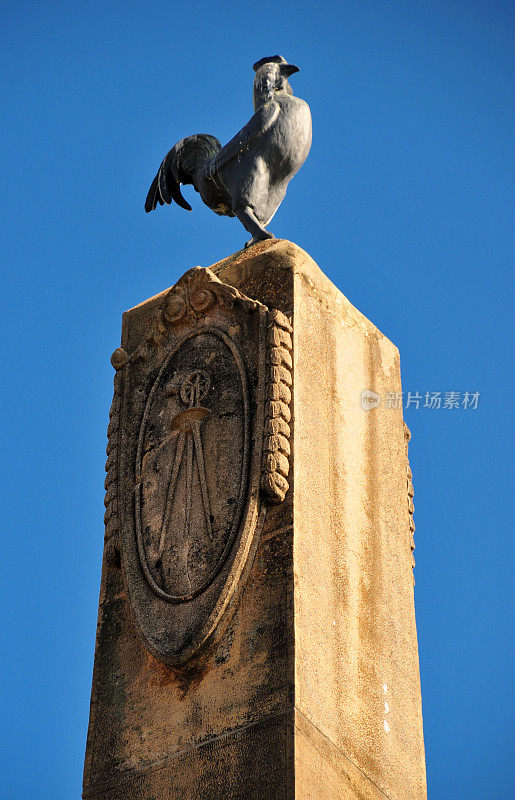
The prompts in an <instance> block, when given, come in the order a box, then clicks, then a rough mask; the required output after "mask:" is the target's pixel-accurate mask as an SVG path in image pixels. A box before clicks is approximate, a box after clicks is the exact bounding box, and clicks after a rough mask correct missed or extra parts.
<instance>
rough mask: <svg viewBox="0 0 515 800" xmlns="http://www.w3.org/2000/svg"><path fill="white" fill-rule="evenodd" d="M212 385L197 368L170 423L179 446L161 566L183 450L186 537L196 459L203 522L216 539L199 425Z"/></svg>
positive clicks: (205, 413)
mask: <svg viewBox="0 0 515 800" xmlns="http://www.w3.org/2000/svg"><path fill="white" fill-rule="evenodd" d="M210 385H211V380H210V377H209V375H208V373H207V372H205V371H204V370H202V369H196V370H193V371H192V372H190V374H189V375H188V376H187V377H186V378H184V380H183V381H182V382H181V385H180V391H179V397H180V399H181V401H182V402H183V403H184V405H185V406H186V408H185V409H183V410H182V411H180V412H179V413H178V414H177V415H176V416H175V417H174V418H173V419H172V422H171V428H172V430H178V431H179V437H178V440H177V447H176V450H175V458H174V463H173V467H172V471H171V474H170V480H169V482H168V488H167V491H166V512H165V514H164V517H163V523H162V525H161V532H160V538H159V557H158V563H159V562H160V561H161V560H162V556H163V552H164V549H165V545H166V533H167V530H168V525H169V522H170V516H171V513H172V506H173V499H174V496H175V490H176V487H177V478H178V475H179V470H180V468H181V464H182V459H183V455H184V450H185V448H186V505H185V517H184V537H185V541H187V539H188V536H189V529H190V516H191V497H192V485H193V457H194V455H195V460H196V463H197V469H198V475H199V482H200V491H201V495H202V505H203V510H204V519H205V523H206V532H207V535H208V536H209V538H210V539H212V537H213V530H212V526H211V509H210V505H209V494H208V490H207V482H206V467H205V460H204V449H203V446H202V437H201V435H200V423H201V422H202V420H204V419H205V418H206V417H207V416H208V414H210V413H211V412H210V410H209V409H208V408H203V407H202V406H201V405H200V401H201V400H202V399H203V398H204V397H205V396H206V395H207V393H208V391H209V388H210Z"/></svg>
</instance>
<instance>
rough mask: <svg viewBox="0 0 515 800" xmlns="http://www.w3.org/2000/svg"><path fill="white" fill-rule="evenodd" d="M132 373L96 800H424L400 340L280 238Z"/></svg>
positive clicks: (103, 594) (125, 384) (245, 256)
mask: <svg viewBox="0 0 515 800" xmlns="http://www.w3.org/2000/svg"><path fill="white" fill-rule="evenodd" d="M112 361H113V366H114V367H115V370H116V373H115V391H114V400H113V405H112V409H111V414H110V423H109V430H108V437H109V438H108V461H107V465H106V470H107V478H106V490H107V494H106V542H105V550H104V561H103V570H102V583H101V591H100V607H99V619H98V630H97V642H96V652H95V666H94V673H93V689H92V698H91V714H90V724H89V733H88V741H87V750H86V763H85V771H84V794H83V796H84V798H88V799H89V798H91V800H100V798H102V800H197V799H200V798H201V799H202V800H222V798H223V800H244V799H245V800H272V799H273V800H294V799H295V800H308V798H309V799H310V800H358V799H359V800H365V799H366V800H384V799H385V798H389V800H424V798H425V797H426V783H425V763H424V745H423V736H422V714H421V700H420V683H419V668H418V651H417V638H416V628H415V614H414V600H413V575H412V530H413V524H412V518H411V516H412V515H411V512H412V508H413V507H412V494H413V492H412V487H411V481H410V472H409V465H408V462H407V438H408V437H409V434H408V433H407V429H406V427H405V425H404V423H403V419H402V410H401V409H397V410H396V409H388V410H385V409H384V408H382V407H381V406H378V407H375V408H374V407H370V408H369V409H368V410H366V409H364V408H363V407H362V403H361V400H360V398H361V393H362V392H363V391H364V390H368V391H369V393H370V392H374V393H376V394H377V395H380V396H384V395H385V394H386V393H387V392H400V391H401V382H400V363H399V354H398V351H397V349H396V347H395V346H394V345H393V344H392V343H391V342H390V341H389V340H388V339H387V338H386V337H385V336H383V334H382V333H380V331H379V330H378V329H377V328H376V327H375V326H374V325H373V324H372V323H371V322H369V321H368V320H367V319H366V318H365V317H364V316H363V315H362V314H361V313H360V312H359V311H357V310H356V309H355V308H354V307H353V306H352V305H351V304H350V303H349V301H348V300H347V299H346V298H345V297H344V295H343V294H341V292H340V291H339V290H338V289H337V288H336V287H335V286H334V285H333V284H332V283H331V282H330V281H329V280H328V279H327V278H326V277H325V275H324V274H323V273H322V272H321V270H320V269H319V268H318V266H317V265H316V264H315V263H314V262H313V261H312V259H311V258H310V257H309V256H308V255H307V254H306V253H305V252H304V251H302V250H301V249H300V248H298V247H297V246H296V245H294V244H291V243H290V242H287V241H283V240H270V241H266V242H262V243H259V244H256V245H254V246H253V247H251V248H250V249H248V250H247V251H244V252H240V253H236V254H235V255H233V256H231V257H230V258H227V259H225V260H224V261H221V262H219V263H218V264H215V265H214V266H212V267H211V268H210V269H203V268H200V267H197V268H194V269H191V270H188V271H187V272H186V273H185V274H184V275H183V277H182V278H181V279H180V280H179V281H178V283H177V284H175V286H173V287H172V288H171V289H168V290H166V291H164V292H162V293H161V294H159V295H157V296H155V297H153V298H151V299H150V300H147V301H145V302H143V303H142V304H141V305H139V306H136V307H135V308H133V309H131V310H130V311H127V312H126V313H125V314H124V316H123V325H122V342H121V347H120V348H118V349H117V350H116V351H115V353H114V355H113V359H112Z"/></svg>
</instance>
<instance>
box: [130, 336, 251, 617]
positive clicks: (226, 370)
mask: <svg viewBox="0 0 515 800" xmlns="http://www.w3.org/2000/svg"><path fill="white" fill-rule="evenodd" d="M249 428H250V424H249V394H248V386H247V377H246V371H245V365H244V362H243V359H242V357H241V354H240V353H239V351H238V348H237V347H236V345H235V343H234V342H233V341H232V340H231V339H230V338H229V337H228V336H227V335H226V334H225V333H224V332H222V331H221V330H219V329H218V328H215V327H204V328H202V329H201V330H196V331H193V332H191V333H189V334H188V335H187V336H185V337H184V338H183V339H182V341H181V342H179V344H178V345H177V346H176V347H175V348H174V349H173V350H172V351H171V353H170V354H169V355H168V356H167V358H166V360H165V362H164V363H163V365H162V367H161V369H160V371H159V374H158V375H157V377H156V379H155V381H154V383H153V386H152V388H151V390H150V393H149V396H148V400H147V404H146V407H145V412H144V415H143V420H142V423H141V428H140V434H139V440H138V450H137V465H136V473H137V477H138V483H139V491H138V493H137V496H136V509H135V511H136V536H137V545H138V555H139V560H140V564H141V569H142V571H143V573H144V575H145V578H146V580H147V581H148V583H149V585H150V587H151V588H152V590H153V591H154V592H155V593H156V594H157V595H158V596H159V597H161V598H162V599H164V600H166V601H168V602H170V603H183V602H186V601H189V600H193V599H194V598H195V597H198V596H199V595H200V594H201V593H202V592H204V591H205V590H206V589H207V588H208V587H209V585H210V584H211V583H212V582H213V580H214V579H215V578H216V576H217V574H218V573H219V571H220V570H221V568H222V567H223V565H224V563H225V561H226V560H227V558H228V556H229V553H230V552H231V547H232V545H233V542H234V539H235V536H236V533H237V531H238V526H239V524H240V521H241V516H242V510H243V506H244V502H245V497H246V491H247V483H248V468H249V449H250V436H249V434H250V430H249Z"/></svg>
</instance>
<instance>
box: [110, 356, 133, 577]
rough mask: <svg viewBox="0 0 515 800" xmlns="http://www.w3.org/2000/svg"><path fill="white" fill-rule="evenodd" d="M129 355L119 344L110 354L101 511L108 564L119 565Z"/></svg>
mask: <svg viewBox="0 0 515 800" xmlns="http://www.w3.org/2000/svg"><path fill="white" fill-rule="evenodd" d="M128 360H129V357H128V355H127V353H126V352H125V350H124V349H123V348H122V347H118V348H117V349H116V350H115V351H114V353H113V355H112V356H111V364H112V365H113V367H114V368H115V370H116V372H115V375H114V392H113V402H112V403H111V408H110V410H109V424H108V426H107V447H106V453H107V460H106V465H105V471H106V479H105V483H104V487H105V492H106V493H105V498H104V506H105V509H106V510H105V514H104V525H105V534H104V546H105V550H106V559H107V561H108V563H109V564H112V565H115V566H119V563H120V541H119V533H120V523H119V513H118V444H119V438H120V404H121V389H122V374H123V371H122V368H123V367H124V366H125V365H126V364H127V362H128Z"/></svg>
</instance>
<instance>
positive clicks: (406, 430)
mask: <svg viewBox="0 0 515 800" xmlns="http://www.w3.org/2000/svg"><path fill="white" fill-rule="evenodd" d="M410 439H411V431H410V429H409V428H408V426H407V425H406V423H404V447H405V452H406V484H407V489H408V511H409V536H410V547H411V567H412V569H414V568H415V556H414V555H413V551H414V549H415V523H414V522H413V512H414V511H415V506H414V504H413V496H414V491H413V473H412V472H411V467H410V465H409V459H408V451H409V441H410ZM413 583H415V576H413Z"/></svg>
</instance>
